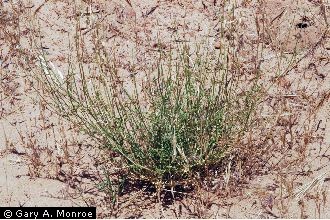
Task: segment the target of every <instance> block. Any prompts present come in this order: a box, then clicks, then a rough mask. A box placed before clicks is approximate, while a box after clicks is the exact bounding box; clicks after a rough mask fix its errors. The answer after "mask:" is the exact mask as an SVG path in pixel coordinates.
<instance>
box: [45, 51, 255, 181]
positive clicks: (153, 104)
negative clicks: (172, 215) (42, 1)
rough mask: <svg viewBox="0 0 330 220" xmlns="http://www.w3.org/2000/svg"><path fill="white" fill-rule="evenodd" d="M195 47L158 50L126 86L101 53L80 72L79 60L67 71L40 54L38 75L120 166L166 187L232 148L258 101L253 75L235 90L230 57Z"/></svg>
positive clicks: (55, 102) (57, 103)
mask: <svg viewBox="0 0 330 220" xmlns="http://www.w3.org/2000/svg"><path fill="white" fill-rule="evenodd" d="M199 48H200V47H196V48H195V49H194V51H193V52H192V49H191V48H189V47H188V46H187V45H183V46H178V47H177V49H176V50H174V52H175V53H174V52H169V53H165V54H164V53H160V56H159V61H158V63H157V70H156V72H155V73H150V74H148V76H147V78H148V80H147V81H146V82H143V84H142V82H138V79H137V78H136V77H134V76H133V77H131V86H128V87H127V86H124V85H123V84H120V83H119V84H118V83H117V82H118V80H117V79H118V78H119V77H120V76H119V71H118V69H117V68H116V66H115V65H114V64H113V63H112V62H111V61H109V59H107V58H106V57H107V56H106V54H103V55H102V54H100V57H101V55H102V57H103V59H99V60H102V61H101V62H99V63H98V65H97V67H98V68H97V70H98V72H97V73H95V72H93V73H92V72H89V73H85V71H84V67H83V65H82V63H81V64H79V65H78V67H79V68H77V69H78V71H74V70H73V68H72V69H71V71H69V72H68V74H67V76H66V77H64V76H63V74H61V73H60V72H58V70H56V68H55V67H54V65H53V64H52V63H50V62H47V61H46V58H45V57H44V56H40V57H39V61H40V65H39V66H40V67H41V69H42V70H43V74H41V75H40V77H39V80H40V81H41V82H42V83H43V85H44V89H46V91H47V93H48V94H50V97H51V98H52V101H50V102H49V103H50V104H51V105H52V106H53V107H54V109H55V110H56V111H57V112H58V113H59V114H60V115H62V116H64V117H66V118H67V119H68V120H70V121H72V122H74V123H76V124H79V126H81V128H82V129H83V130H84V131H85V132H86V133H87V134H89V135H90V136H91V137H93V138H95V139H96V140H98V141H99V142H100V144H101V147H103V148H106V149H108V150H110V151H111V152H114V153H115V155H117V156H118V157H114V158H113V160H114V161H117V164H119V165H118V166H119V168H121V169H126V170H127V172H128V174H129V175H130V176H131V177H133V178H138V179H144V180H148V181H151V182H153V183H156V184H165V185H166V184H170V183H172V182H173V181H174V182H180V181H185V180H189V179H191V178H194V177H195V176H196V175H198V172H199V171H200V170H201V169H204V168H208V167H210V166H213V165H217V164H219V163H220V162H221V159H222V158H223V157H225V156H226V155H228V154H230V153H231V149H232V145H233V143H235V141H236V140H237V138H239V137H240V136H241V135H242V134H243V132H244V130H245V129H246V128H247V127H248V126H249V125H250V121H251V115H252V114H253V111H254V107H255V103H256V97H257V96H256V95H257V94H258V89H257V88H258V87H257V81H256V80H255V81H254V82H253V85H252V86H251V85H250V86H246V87H245V90H242V89H239V86H238V85H239V83H240V81H239V77H238V76H235V75H234V74H233V73H232V72H231V71H230V61H229V60H228V56H227V55H226V54H221V53H218V54H216V53H210V52H208V51H207V50H205V49H203V50H200V49H199ZM203 51H204V52H203ZM205 51H206V52H205ZM191 53H193V54H191ZM105 66H106V67H107V68H104V67H105ZM104 69H107V72H105V71H103V70H104ZM142 86H143V88H141V87H142ZM238 94H240V95H238Z"/></svg>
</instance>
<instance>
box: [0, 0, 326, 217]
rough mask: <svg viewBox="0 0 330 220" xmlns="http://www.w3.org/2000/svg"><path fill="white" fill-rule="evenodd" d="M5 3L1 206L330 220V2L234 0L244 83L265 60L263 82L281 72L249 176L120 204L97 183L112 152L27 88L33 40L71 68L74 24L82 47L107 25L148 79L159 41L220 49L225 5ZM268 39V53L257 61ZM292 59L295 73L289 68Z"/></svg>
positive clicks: (188, 1)
mask: <svg viewBox="0 0 330 220" xmlns="http://www.w3.org/2000/svg"><path fill="white" fill-rule="evenodd" d="M0 2H1V3H0V5H1V8H0V23H1V24H0V25H1V26H0V28H1V30H0V45H1V47H0V65H1V69H0V77H1V81H0V85H1V87H0V125H1V126H0V206H19V205H23V206H85V205H91V206H97V208H98V209H97V210H98V216H99V217H146V218H158V217H167V218H176V217H181V218H189V217H200V218H204V217H219V218H220V217H221V218H225V217H229V218H268V217H270V218H276V217H288V218H291V217H295V218H319V217H321V218H330V199H329V186H330V181H329V180H330V168H329V160H330V151H329V147H330V135H329V134H330V102H329V98H330V77H329V71H330V56H329V55H330V35H329V31H328V27H329V22H330V20H329V19H330V2H329V1H326V0H323V1H322V0H319V1H316V0H315V1H312V0H300V1H298V0H285V1H276V0H264V1H252V0H245V1H244V0H242V1H237V5H236V15H235V16H236V17H237V18H239V19H238V22H239V23H238V24H237V30H235V34H236V35H237V36H239V38H240V45H239V48H240V49H239V51H238V53H239V54H240V58H241V59H242V63H243V64H244V66H243V67H242V68H244V71H245V72H246V74H247V75H248V74H249V72H250V71H253V68H254V67H253V65H252V64H253V63H255V62H254V61H255V60H259V61H260V60H261V61H262V62H261V66H260V69H261V70H262V72H263V75H264V82H265V84H266V85H267V84H269V83H270V82H272V80H274V77H275V76H276V74H278V72H282V73H284V74H283V75H282V76H281V77H280V78H276V80H275V84H274V86H273V87H272V88H271V89H270V90H269V92H268V94H267V98H266V100H265V101H264V102H263V103H262V107H261V108H260V117H261V118H263V120H264V122H268V121H269V123H266V125H265V126H263V127H261V128H260V129H259V130H256V131H254V132H252V133H251V134H248V135H247V139H248V138H250V139H253V140H254V141H253V142H252V143H254V144H255V145H258V144H264V145H265V146H266V145H267V146H268V147H269V149H270V150H268V151H267V153H268V154H269V155H260V157H267V156H269V160H267V163H264V164H263V167H262V169H261V168H260V166H258V167H257V168H256V167H254V166H253V161H251V162H250V163H249V159H250V158H247V161H246V163H244V164H243V165H242V166H245V168H244V169H242V170H244V171H246V172H245V173H241V174H238V169H237V167H238V166H239V165H237V164H235V167H233V168H232V169H227V173H225V174H224V175H220V178H218V179H216V180H214V181H215V184H214V187H213V188H212V189H207V188H200V189H198V190H195V191H194V192H191V193H188V194H189V195H187V196H180V195H181V194H180V193H178V195H177V197H176V199H175V200H174V201H167V200H166V199H165V197H166V193H164V196H165V197H164V200H163V203H162V204H161V203H158V202H157V199H156V198H155V196H154V195H153V194H152V193H151V192H149V191H150V190H149V191H148V189H145V188H142V189H141V188H139V187H134V186H131V188H132V189H131V190H130V191H131V192H126V193H124V195H122V196H120V197H119V198H118V203H117V204H116V206H115V207H111V206H110V205H109V204H110V200H111V198H109V195H108V194H106V193H104V192H100V191H99V190H98V189H97V187H96V183H98V182H99V181H100V180H101V178H102V173H103V171H104V169H107V167H106V164H104V163H102V162H103V161H104V158H106V157H107V156H109V155H107V154H106V152H103V151H100V150H98V149H95V145H93V142H92V141H91V140H89V139H88V138H87V137H85V136H84V135H82V134H80V132H79V131H78V129H77V128H74V127H71V126H70V124H68V123H67V122H65V121H63V119H61V118H58V117H57V116H56V115H55V114H53V113H52V112H50V111H49V110H48V109H47V107H46V104H45V103H44V102H43V101H42V100H40V98H38V96H37V93H36V91H34V90H33V89H32V85H31V83H30V82H29V79H28V77H27V76H26V71H27V70H26V69H24V68H23V67H22V66H23V63H24V62H25V60H24V59H25V58H27V57H28V55H29V54H30V53H31V52H32V51H31V49H30V48H31V47H32V46H33V45H31V42H33V41H32V40H33V39H31V36H36V34H39V33H37V32H36V31H40V35H41V36H39V37H41V39H42V42H43V47H44V48H43V50H44V51H45V52H46V53H47V54H48V56H49V57H50V59H51V60H52V61H53V62H54V64H55V65H56V66H57V67H58V68H59V69H61V70H62V71H64V72H65V69H66V68H67V63H66V58H67V57H68V55H69V54H70V52H71V51H70V47H69V44H70V43H72V42H73V38H74V33H75V19H74V18H75V16H80V18H81V20H82V25H84V26H81V27H80V29H81V31H82V33H83V35H84V36H85V38H86V41H92V40H93V36H92V35H91V34H90V33H91V30H92V29H93V28H95V26H94V25H95V24H97V23H98V22H100V23H101V24H102V33H100V35H102V39H103V40H104V45H105V46H106V47H107V48H109V50H110V49H115V50H116V54H117V59H118V62H119V63H120V65H121V71H122V75H123V78H125V77H128V76H129V75H130V74H131V73H133V72H134V73H135V74H137V75H139V74H140V75H141V77H142V76H143V74H144V73H145V72H146V71H147V70H148V68H150V66H153V62H155V60H154V58H155V53H157V47H158V46H159V45H161V47H162V48H163V49H165V50H166V49H169V48H171V46H172V45H173V44H175V41H187V42H191V43H193V42H200V41H202V40H204V41H207V42H208V45H209V46H210V47H212V48H217V47H218V46H219V45H218V42H217V39H218V38H217V37H218V32H217V31H218V30H219V22H218V21H219V20H218V19H219V17H218V12H219V8H221V7H222V5H221V2H222V1H216V0H214V1H213V0H212V1H211V0H204V1H202V0H184V1H161V0H158V1H156V0H150V1H149V0H148V1H147V0H141V1H135V0H131V1H119V0H118V1H117V0H113V1H101V0H100V1H76V3H77V4H73V1H72V2H71V1H62V0H48V1H42V0H26V1H14V0H13V1H11V0H9V1H4V0H3V1H0ZM90 2H92V3H90ZM76 5H80V6H81V8H79V10H78V11H80V14H79V15H77V14H76V12H77V9H75V6H76ZM39 28H40V29H39ZM260 33H261V34H260ZM261 41H262V42H263V44H264V50H263V51H262V53H261V54H260V55H259V57H255V56H254V55H253V54H254V53H253V52H254V51H256V50H257V49H258V48H257V47H258V45H259V44H260V42H261ZM87 53H92V51H87ZM133 53H135V54H137V55H136V56H137V57H135V58H136V60H138V63H135V58H134V59H133V58H132V54H133ZM295 54H297V59H296V63H295V65H293V66H290V68H288V69H286V68H287V66H288V62H289V61H288V60H290V58H292V57H293V56H294V55H295ZM24 55H25V56H24ZM86 62H88V60H86ZM132 68H133V69H132ZM266 136H267V137H268V136H269V138H268V139H267V140H266V141H265V142H261V141H259V140H261V139H263V140H265V137H266ZM249 143H251V142H249ZM245 147H249V145H248V144H247V145H245ZM263 161H264V160H263ZM228 164H231V162H230V161H229V162H228ZM248 166H250V167H248ZM237 176H242V177H240V178H241V179H240V178H238V177H237ZM243 176H244V177H243ZM135 188H136V189H135Z"/></svg>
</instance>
